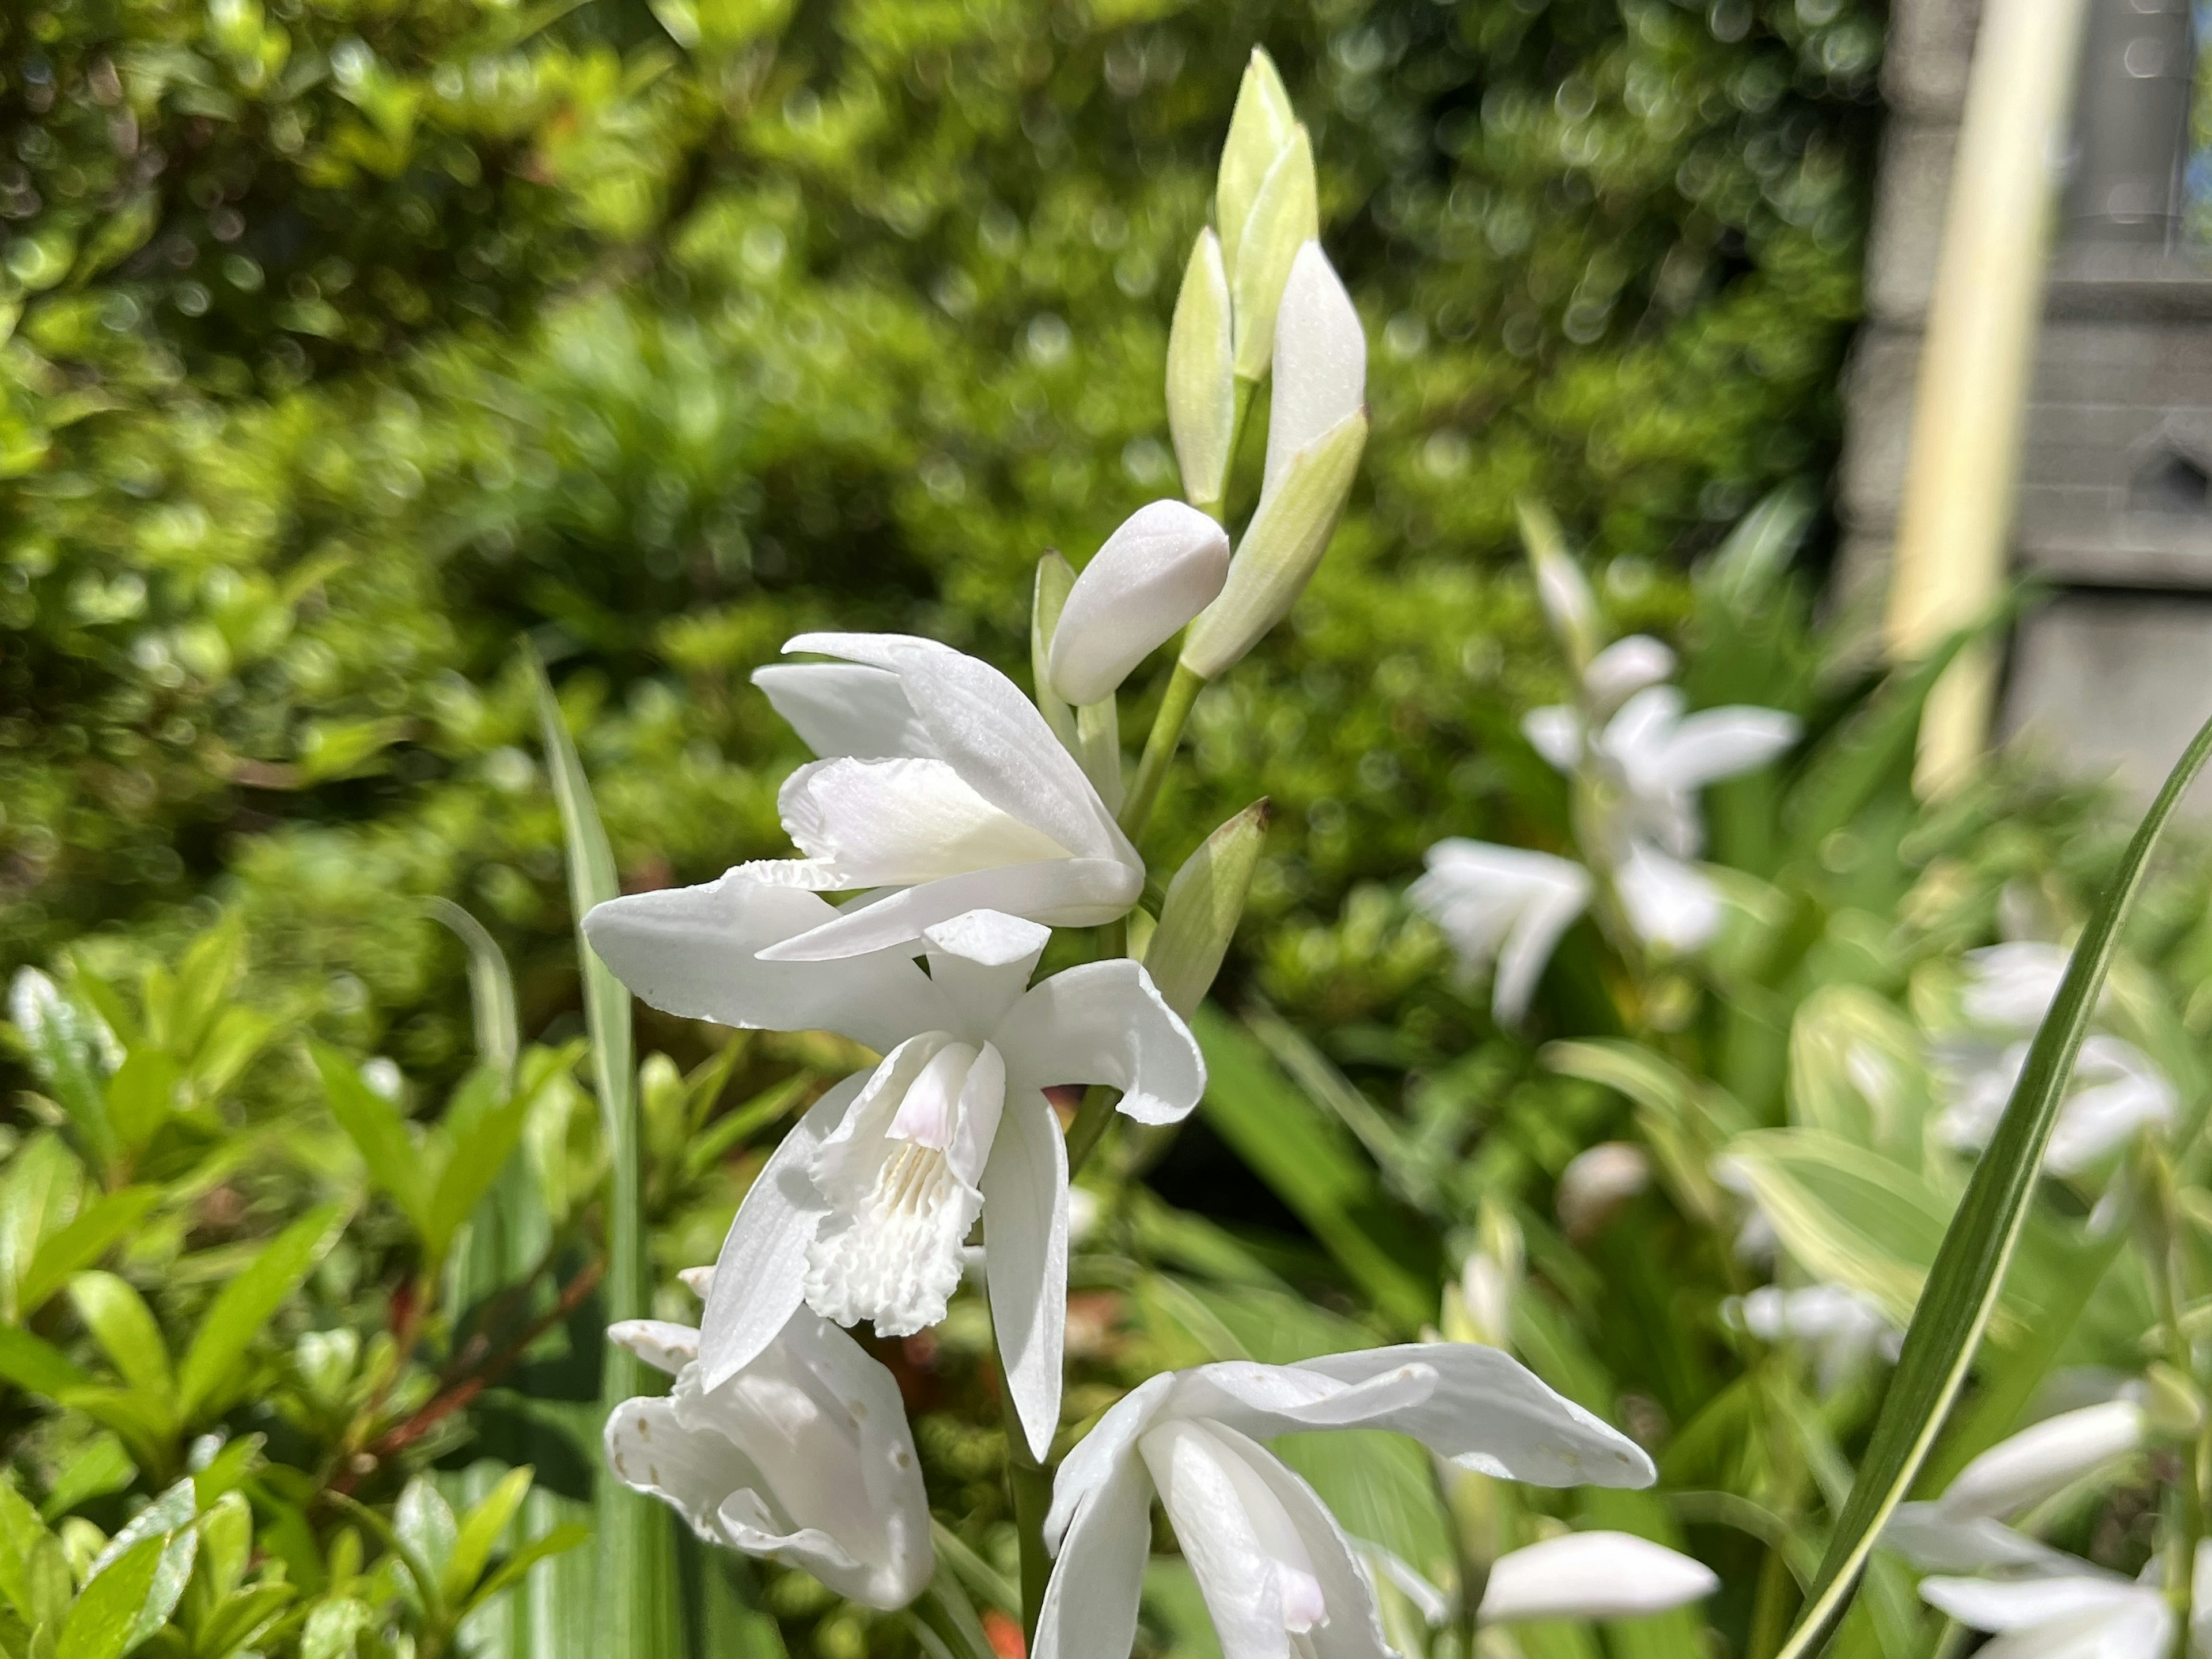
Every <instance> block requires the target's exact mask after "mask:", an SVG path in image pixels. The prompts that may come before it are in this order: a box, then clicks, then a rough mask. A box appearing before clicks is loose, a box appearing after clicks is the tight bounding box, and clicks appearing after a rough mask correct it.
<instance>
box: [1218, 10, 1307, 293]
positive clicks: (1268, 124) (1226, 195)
mask: <svg viewBox="0 0 2212 1659" xmlns="http://www.w3.org/2000/svg"><path fill="white" fill-rule="evenodd" d="M1297 125H1298V118H1297V112H1296V111H1295V110H1293V109H1292V108H1291V94H1290V93H1289V91H1288V90H1287V89H1286V88H1285V87H1284V85H1283V77H1282V76H1280V75H1279V74H1278V73H1277V72H1276V70H1275V60H1274V59H1273V58H1270V57H1268V56H1267V53H1266V52H1264V51H1263V50H1261V48H1260V47H1258V46H1255V47H1253V49H1252V57H1251V59H1250V61H1249V62H1248V63H1247V64H1245V65H1244V79H1243V82H1242V83H1241V84H1239V86H1238V87H1237V105H1236V107H1235V108H1234V109H1233V110H1231V112H1230V116H1229V137H1228V140H1227V142H1226V143H1224V144H1223V145H1222V148H1221V173H1220V177H1219V179H1218V182H1217V184H1216V185H1215V186H1214V195H1213V203H1214V212H1215V213H1216V214H1217V215H1218V217H1219V218H1220V221H1221V245H1222V246H1221V252H1222V258H1224V260H1225V261H1226V262H1227V263H1228V264H1230V265H1231V267H1232V268H1233V267H1234V266H1235V264H1236V263H1237V246H1238V242H1239V240H1240V239H1241V238H1242V237H1243V233H1244V222H1245V220H1246V219H1248V218H1249V217H1250V216H1251V213H1252V204H1253V201H1254V199H1255V197H1258V195H1259V194H1260V185H1261V182H1262V181H1263V180H1265V179H1266V178H1267V172H1268V169H1269V168H1271V167H1273V166H1274V165H1275V161H1276V158H1277V157H1279V155H1281V154H1282V153H1283V147H1284V146H1285V145H1286V144H1288V143H1290V142H1291V134H1292V133H1293V132H1295V131H1297Z"/></svg>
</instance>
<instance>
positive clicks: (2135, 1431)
mask: <svg viewBox="0 0 2212 1659" xmlns="http://www.w3.org/2000/svg"><path fill="white" fill-rule="evenodd" d="M2147 1432H2148V1424H2147V1421H2146V1419H2145V1418H2144V1416H2143V1409H2142V1407H2141V1406H2139V1405H2137V1404H2136V1402H2135V1401H2132V1400H2108V1401H2106V1402H2105V1403H2104V1404H2102V1405H2099V1406H2085V1407H2081V1409H2080V1410H2079V1411H2070V1412H2061V1413H2059V1414H2058V1415H2057V1416H2056V1417H2048V1418H2045V1419H2044V1420H2043V1421H2042V1422H2040V1423H2037V1424H2033V1425H2030V1426H2029V1427H2027V1428H2025V1429H2022V1430H2021V1431H2020V1432H2019V1433H2018V1434H2015V1435H2014V1436H2012V1437H2010V1438H2009V1439H2007V1440H2001V1441H1999V1442H1998V1443H1996V1445H1994V1446H1992V1447H1990V1449H1989V1450H1987V1451H1985V1452H1984V1453H1983V1454H1982V1455H1980V1456H1979V1457H1977V1458H1976V1459H1974V1461H1973V1462H1971V1463H1969V1464H1967V1465H1966V1468H1963V1469H1961V1470H1960V1471H1959V1475H1958V1478H1957V1479H1956V1480H1953V1481H1952V1482H1951V1484H1950V1486H1948V1488H1947V1489H1946V1490H1945V1491H1944V1493H1943V1496H1942V1499H1941V1500H1940V1502H1941V1504H1942V1509H1943V1510H1944V1512H1945V1514H1947V1515H1948V1516H1954V1517H1957V1518H1967V1517H1972V1516H2004V1515H2008V1514H2010V1513H2011V1512H2013V1511H2014V1510H2023V1509H2026V1508H2027V1507H2028V1506H2029V1505H2030V1504H2039V1503H2041V1502H2042V1501H2043V1500H2044V1499H2045V1498H2049V1497H2051V1495H2052V1494H2053V1493H2055V1492H2061V1491H2063V1490H2064V1489H2065V1488H2066V1487H2068V1486H2072V1485H2073V1484H2074V1482H2075V1481H2076V1480H2080V1479H2081V1478H2082V1477H2083V1476H2084V1475H2087V1474H2093V1473H2094V1472H2095V1471H2097V1470H2098V1469H2100V1468H2104V1467H2105V1466H2106V1464H2107V1463H2112V1462H2117V1461H2118V1460H2119V1459H2120V1458H2123V1457H2126V1456H2129V1455H2132V1454H2133V1453H2135V1452H2136V1451H2138V1450H2140V1449H2142V1444H2143V1438H2144V1436H2145V1434H2146V1433H2147Z"/></svg>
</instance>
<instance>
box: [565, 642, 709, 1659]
mask: <svg viewBox="0 0 2212 1659" xmlns="http://www.w3.org/2000/svg"><path fill="white" fill-rule="evenodd" d="M529 669H530V676H531V680H532V684H533V686H534V688H535V690H536V693H537V701H538V724H539V727H540V731H541V734H542V736H543V738H544V744H545V759H546V768H547V771H548V773H549V774H550V777H551V779H552V784H553V794H554V799H555V800H556V802H557V804H558V805H559V806H560V810H561V831H562V842H563V844H564V847H565V848H566V852H567V857H568V901H569V905H570V908H571V910H572V911H573V913H574V914H573V916H572V918H571V919H572V921H574V925H575V931H576V961H577V966H578V968H579V969H580V972H581V975H582V977H583V981H584V1021H585V1025H586V1029H587V1030H589V1032H590V1034H591V1038H592V1079H593V1081H594V1082H595V1084H596V1085H597V1086H598V1089H599V1110H600V1113H601V1115H602V1118H603V1121H604V1122H605V1127H606V1138H607V1150H608V1162H609V1165H610V1168H609V1179H610V1182H611V1187H610V1190H609V1195H608V1206H607V1212H608V1213H607V1272H606V1278H605V1281H604V1291H603V1294H604V1295H605V1303H606V1316H607V1319H608V1321H609V1322H614V1321H616V1320H622V1319H638V1318H642V1317H645V1316H647V1315H648V1314H649V1313H650V1312H651V1311H652V1285H651V1283H650V1278H649V1275H650V1272H651V1267H650V1262H649V1261H648V1258H647V1254H646V1237H645V1170H644V1162H643V1152H642V1148H641V1145H640V1139H641V1125H640V1123H639V1121H638V1109H637V1098H636V1089H637V1057H636V1049H635V1045H634V1042H633V1039H632V1035H631V1028H630V1003H629V991H628V990H627V989H626V988H625V987H623V983H622V981H620V980H618V979H617V978H616V977H615V976H614V975H613V973H612V972H611V970H610V969H608V967H607V965H606V964H605V963H603V962H601V961H600V960H599V957H597V956H595V955H593V954H592V947H591V946H590V945H589V944H587V943H586V941H585V939H584V931H583V922H584V917H585V915H586V913H587V912H588V911H589V910H590V909H591V908H592V906H593V905H595V904H601V903H604V902H606V901H607V900H609V899H611V898H614V897H616V896H617V895H618V894H619V893H620V891H621V888H620V885H619V884H618V883H617V880H616V876H615V859H614V849H613V848H611V846H610V845H609V844H608V842H607V832H606V829H605V825H604V824H602V823H600V821H599V807H598V806H597V805H596V804H595V803H594V802H593V801H592V789H591V785H590V783H589V781H587V780H586V778H585V776H584V767H583V763H582V762H581V761H580V759H579V758H578V757H577V755H576V745H575V744H574V741H573V740H572V739H571V738H570V737H569V736H568V724H567V722H566V721H565V720H563V719H562V714H561V705H560V702H559V701H558V700H557V699H556V697H555V696H554V695H553V686H552V684H551V682H550V681H549V680H548V679H547V678H545V669H544V665H543V664H542V663H540V662H539V661H538V659H537V658H536V657H535V656H534V655H532V656H531V657H530V659H529ZM600 1386H601V1390H602V1393H601V1401H602V1403H603V1404H604V1406H605V1407H606V1409H608V1410H609V1411H611V1410H612V1409H613V1408H614V1407H615V1406H616V1405H617V1403H618V1402H619V1401H623V1400H624V1399H627V1398H629V1396H631V1395H638V1394H643V1393H646V1392H648V1391H649V1390H650V1389H651V1387H652V1380H651V1379H650V1378H649V1377H648V1376H647V1370H646V1367H645V1364H644V1362H643V1361H642V1360H640V1359H638V1358H636V1357H635V1355H633V1354H631V1353H629V1352H628V1351H627V1350H624V1349H620V1348H617V1349H614V1350H613V1351H611V1352H610V1353H609V1354H608V1355H607V1357H606V1359H605V1367H604V1369H603V1370H602V1372H601V1378H600ZM597 1508H598V1522H599V1607H598V1609H597V1612H598V1621H597V1625H596V1632H597V1634H596V1638H595V1640H594V1643H593V1646H592V1650H593V1652H594V1653H595V1654H597V1655H599V1656H600V1659H663V1656H665V1655H666V1654H669V1653H671V1652H673V1651H674V1650H675V1649H676V1647H677V1645H678V1639H679V1638H678V1632H677V1631H676V1628H675V1624H674V1620H675V1617H676V1610H677V1607H678V1597H679V1587H678V1583H677V1577H676V1550H675V1535H674V1534H673V1533H672V1532H671V1530H670V1517H669V1514H668V1510H667V1509H666V1508H665V1506H664V1505H662V1504H658V1503H656V1502H654V1501H653V1499H651V1498H646V1497H644V1496H643V1495H642V1494H641V1493H637V1492H631V1491H630V1490H629V1488H628V1487H627V1486H623V1484H622V1483H621V1482H620V1481H618V1480H609V1479H606V1478H605V1476H604V1475H603V1476H602V1478H601V1479H600V1480H599V1492H598V1496H597Z"/></svg>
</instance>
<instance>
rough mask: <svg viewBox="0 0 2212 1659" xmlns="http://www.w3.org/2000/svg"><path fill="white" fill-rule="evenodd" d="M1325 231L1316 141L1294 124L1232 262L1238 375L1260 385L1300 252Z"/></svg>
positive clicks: (1262, 186) (1247, 220) (1257, 198)
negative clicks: (1279, 311) (1280, 311)
mask: <svg viewBox="0 0 2212 1659" xmlns="http://www.w3.org/2000/svg"><path fill="white" fill-rule="evenodd" d="M1320 234H1321V199H1320V196H1319V194H1318V190H1317V186H1316V183H1315V180H1314V161H1313V140H1312V139H1311V138H1310V137H1307V135H1306V130H1305V129H1304V127H1297V128H1295V129H1294V130H1293V131H1291V139H1290V142H1289V143H1286V144H1285V145H1284V146H1283V150H1282V154H1280V155H1278V156H1276V158H1275V162H1274V165H1273V167H1269V168H1268V169H1267V177H1266V178H1265V179H1261V181H1260V193H1259V194H1258V195H1257V196H1255V197H1253V199H1252V211H1251V212H1250V214H1249V215H1248V216H1246V218H1245V221H1244V229H1243V234H1242V236H1241V237H1240V238H1239V239H1238V241H1237V252H1236V255H1235V258H1233V259H1232V260H1231V262H1230V264H1229V267H1228V269H1229V293H1230V297H1231V303H1232V305H1233V307H1234V310H1235V313H1236V343H1235V348H1234V349H1235V353H1236V361H1237V375H1238V377H1239V378H1240V379H1243V380H1249V381H1253V382H1255V383H1257V382H1258V381H1260V380H1262V379H1264V378H1265V377H1266V375H1267V367H1268V363H1269V362H1270V360H1271V359H1272V357H1273V353H1274V346H1275V329H1276V316H1277V312H1278V308H1279V307H1280V306H1281V304H1282V301H1283V292H1284V285H1285V283H1287V282H1289V280H1290V276H1291V264H1293V263H1294V262H1295V261H1296V260H1297V256H1298V250H1299V249H1300V248H1302V247H1304V246H1305V245H1306V244H1307V243H1308V242H1310V241H1312V240H1314V239H1315V238H1316V237H1317V236H1319V235H1320Z"/></svg>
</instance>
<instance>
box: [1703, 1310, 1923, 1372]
mask: <svg viewBox="0 0 2212 1659" xmlns="http://www.w3.org/2000/svg"><path fill="white" fill-rule="evenodd" d="M1725 1311H1726V1314H1727V1316H1728V1317H1729V1320H1730V1321H1731V1322H1734V1323H1735V1324H1738V1325H1740V1326H1741V1327H1742V1328H1743V1329H1745V1330H1747V1331H1749V1332H1750V1333H1751V1334H1753V1336H1755V1337H1757V1338H1758V1339H1759V1340H1760V1341H1762V1342H1784V1341H1795V1342H1802V1343H1803V1344H1804V1345H1805V1346H1806V1347H1807V1349H1808V1351H1809V1352H1811V1353H1812V1355H1813V1363H1814V1373H1815V1375H1816V1376H1817V1377H1818V1379H1819V1383H1820V1391H1821V1392H1822V1393H1823V1394H1832V1393H1833V1392H1835V1390H1836V1389H1838V1388H1839V1387H1840V1386H1842V1384H1843V1383H1844V1382H1845V1381H1847V1380H1848V1379H1849V1378H1850V1376H1851V1374H1852V1373H1853V1372H1855V1371H1857V1370H1858V1369H1859V1367H1860V1366H1861V1365H1862V1364H1864V1363H1865V1362H1866V1361H1867V1360H1868V1359H1869V1358H1871V1357H1872V1356H1874V1355H1875V1354H1877V1353H1878V1354H1880V1355H1881V1357H1882V1358H1885V1359H1888V1360H1895V1359H1896V1358H1897V1353H1898V1349H1899V1345H1900V1344H1902V1342H1903V1341H1904V1340H1905V1334H1904V1333H1903V1332H1902V1331H1899V1329H1897V1328H1896V1327H1894V1326H1893V1325H1892V1324H1891V1323H1890V1322H1889V1320H1888V1319H1887V1316H1884V1314H1883V1313H1882V1311H1881V1307H1880V1305H1879V1304H1876V1303H1875V1302H1874V1301H1873V1300H1872V1299H1871V1298H1870V1297H1865V1296H1862V1295H1861V1294H1860V1293H1859V1292H1858V1291H1855V1290H1852V1289H1851V1288H1850V1286H1849V1285H1801V1286H1799V1287H1798V1288H1796V1289H1795V1290H1784V1288H1783V1287H1782V1286H1780V1285H1761V1286H1759V1289H1757V1290H1755V1291H1752V1292H1750V1293H1749V1294H1748V1295H1747V1296H1742V1297H1731V1298H1729V1302H1728V1304H1726V1310H1725Z"/></svg>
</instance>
